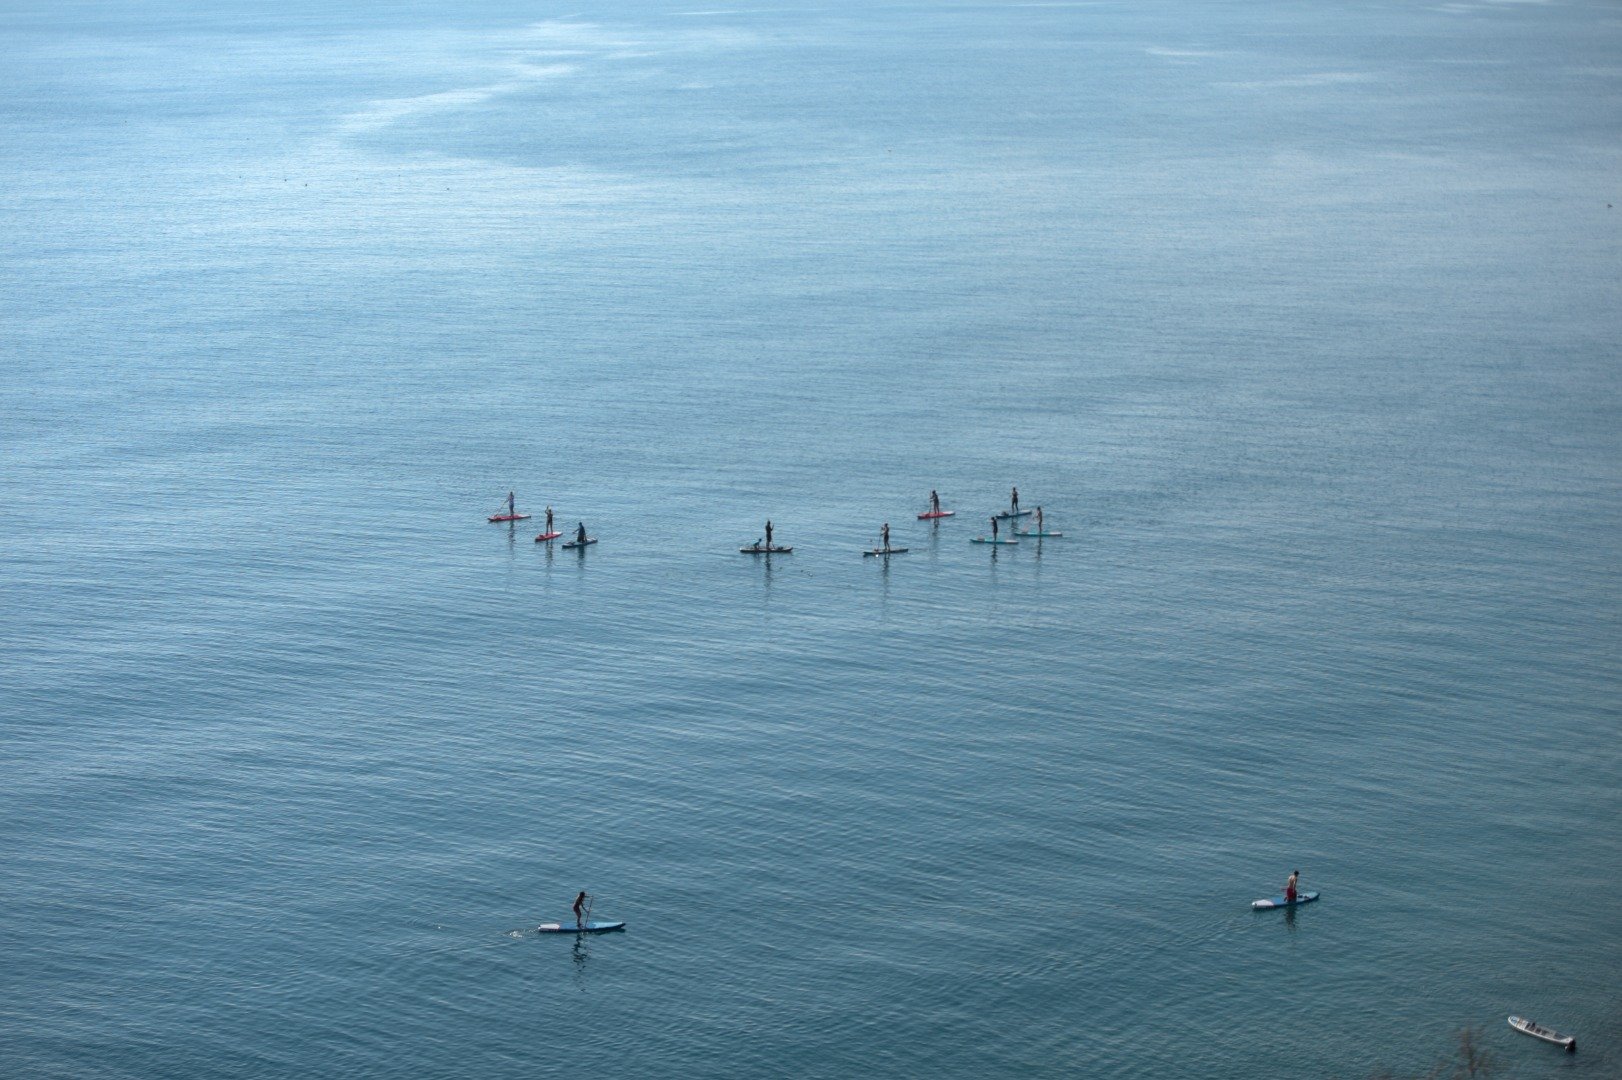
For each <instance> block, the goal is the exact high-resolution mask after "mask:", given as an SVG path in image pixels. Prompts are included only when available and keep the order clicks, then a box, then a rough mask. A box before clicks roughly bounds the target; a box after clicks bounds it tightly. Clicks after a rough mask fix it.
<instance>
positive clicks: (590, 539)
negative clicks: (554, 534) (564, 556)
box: [563, 536, 597, 548]
mask: <svg viewBox="0 0 1622 1080" xmlns="http://www.w3.org/2000/svg"><path fill="white" fill-rule="evenodd" d="M596 542H597V538H596V537H595V536H588V537H586V539H585V541H584V542H583V543H582V542H581V541H579V540H570V541H569V542H568V543H567V544H564V545H563V546H564V547H565V548H583V547H587V546H589V545H591V544H595V543H596Z"/></svg>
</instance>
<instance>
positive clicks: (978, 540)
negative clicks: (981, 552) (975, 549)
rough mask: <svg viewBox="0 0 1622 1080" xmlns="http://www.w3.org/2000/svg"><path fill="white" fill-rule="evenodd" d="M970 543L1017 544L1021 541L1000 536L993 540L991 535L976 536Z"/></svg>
mask: <svg viewBox="0 0 1622 1080" xmlns="http://www.w3.org/2000/svg"><path fill="white" fill-rule="evenodd" d="M969 543H971V544H1017V543H1019V541H1018V540H1004V539H1002V538H1001V537H998V538H997V539H995V540H993V539H992V538H991V537H989V536H976V537H975V538H974V539H972V540H970V541H969Z"/></svg>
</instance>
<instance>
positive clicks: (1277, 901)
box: [1250, 892, 1318, 911]
mask: <svg viewBox="0 0 1622 1080" xmlns="http://www.w3.org/2000/svg"><path fill="white" fill-rule="evenodd" d="M1316 899H1318V894H1317V893H1315V892H1304V893H1297V894H1296V897H1295V903H1293V904H1290V903H1286V902H1285V900H1284V897H1283V896H1282V895H1279V896H1274V897H1270V898H1269V899H1266V900H1252V901H1251V902H1250V906H1251V907H1253V908H1255V909H1256V910H1257V911H1270V910H1272V909H1273V908H1281V907H1300V906H1301V905H1302V904H1310V903H1312V902H1313V901H1314V900H1316Z"/></svg>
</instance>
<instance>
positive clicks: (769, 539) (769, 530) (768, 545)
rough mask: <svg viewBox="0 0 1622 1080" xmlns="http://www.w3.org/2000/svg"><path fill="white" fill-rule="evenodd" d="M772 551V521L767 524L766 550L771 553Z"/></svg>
mask: <svg viewBox="0 0 1622 1080" xmlns="http://www.w3.org/2000/svg"><path fill="white" fill-rule="evenodd" d="M771 549H772V523H771V522H770V521H768V522H766V550H767V551H770V550H771Z"/></svg>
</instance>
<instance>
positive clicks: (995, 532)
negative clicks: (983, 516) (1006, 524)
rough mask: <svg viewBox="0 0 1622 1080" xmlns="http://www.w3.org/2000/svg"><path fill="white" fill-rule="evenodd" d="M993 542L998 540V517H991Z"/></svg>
mask: <svg viewBox="0 0 1622 1080" xmlns="http://www.w3.org/2000/svg"><path fill="white" fill-rule="evenodd" d="M991 542H992V543H993V544H995V543H996V542H997V519H996V518H995V517H993V518H992V519H991Z"/></svg>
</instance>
